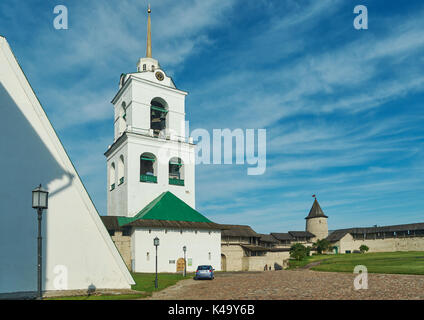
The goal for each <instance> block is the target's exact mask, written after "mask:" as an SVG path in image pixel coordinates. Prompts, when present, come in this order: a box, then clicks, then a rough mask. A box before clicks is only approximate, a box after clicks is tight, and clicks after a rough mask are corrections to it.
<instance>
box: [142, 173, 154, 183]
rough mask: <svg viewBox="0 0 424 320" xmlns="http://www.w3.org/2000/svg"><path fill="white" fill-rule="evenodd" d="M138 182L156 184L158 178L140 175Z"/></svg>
mask: <svg viewBox="0 0 424 320" xmlns="http://www.w3.org/2000/svg"><path fill="white" fill-rule="evenodd" d="M140 182H150V183H158V177H156V176H148V175H145V174H142V175H140Z"/></svg>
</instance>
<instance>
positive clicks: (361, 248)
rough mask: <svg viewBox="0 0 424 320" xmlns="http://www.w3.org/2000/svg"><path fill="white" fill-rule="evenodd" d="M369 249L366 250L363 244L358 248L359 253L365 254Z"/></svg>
mask: <svg viewBox="0 0 424 320" xmlns="http://www.w3.org/2000/svg"><path fill="white" fill-rule="evenodd" d="M369 249H370V248H368V247H367V246H366V245H365V244H363V245H361V246H360V247H359V251H361V253H365V252H367V251H368V250H369Z"/></svg>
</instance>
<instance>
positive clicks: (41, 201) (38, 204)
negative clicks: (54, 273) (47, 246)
mask: <svg viewBox="0 0 424 320" xmlns="http://www.w3.org/2000/svg"><path fill="white" fill-rule="evenodd" d="M48 199H49V193H48V192H47V191H45V190H43V188H42V187H41V184H40V186H38V187H37V188H35V189H34V190H33V191H32V207H33V208H34V209H37V214H38V238H37V240H38V249H37V251H38V263H37V271H38V282H37V289H38V290H37V291H38V299H42V298H43V296H42V293H41V263H42V238H41V218H42V216H43V210H44V209H47V208H48Z"/></svg>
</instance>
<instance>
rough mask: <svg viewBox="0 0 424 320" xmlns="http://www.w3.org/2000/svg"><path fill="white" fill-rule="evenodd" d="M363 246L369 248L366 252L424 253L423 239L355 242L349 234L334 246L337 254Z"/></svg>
mask: <svg viewBox="0 0 424 320" xmlns="http://www.w3.org/2000/svg"><path fill="white" fill-rule="evenodd" d="M363 244H364V245H366V246H367V247H368V248H369V251H368V252H394V251H424V237H405V238H386V239H365V240H359V239H356V240H355V239H354V238H353V237H352V235H351V234H346V235H345V236H344V237H343V238H342V239H340V240H339V241H337V242H336V243H335V244H334V245H335V246H338V247H339V253H345V252H346V251H347V250H349V251H351V252H353V251H354V250H359V247H360V246H361V245H363Z"/></svg>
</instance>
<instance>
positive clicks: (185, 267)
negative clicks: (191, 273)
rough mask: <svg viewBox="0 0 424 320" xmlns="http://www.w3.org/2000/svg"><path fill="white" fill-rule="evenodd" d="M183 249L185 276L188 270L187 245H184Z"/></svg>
mask: <svg viewBox="0 0 424 320" xmlns="http://www.w3.org/2000/svg"><path fill="white" fill-rule="evenodd" d="M183 251H184V277H185V276H186V274H187V271H186V269H187V262H186V251H187V247H186V246H184V247H183Z"/></svg>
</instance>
